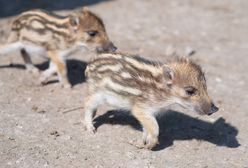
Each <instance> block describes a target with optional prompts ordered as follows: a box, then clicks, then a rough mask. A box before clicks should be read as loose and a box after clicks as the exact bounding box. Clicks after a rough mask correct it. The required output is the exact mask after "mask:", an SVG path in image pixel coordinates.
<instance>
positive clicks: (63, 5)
mask: <svg viewBox="0 0 248 168" xmlns="http://www.w3.org/2000/svg"><path fill="white" fill-rule="evenodd" d="M104 1H109V0H72V1H68V0H11V1H6V0H0V18H2V17H8V16H13V15H17V14H19V13H21V12H23V11H26V10H30V9H37V8H39V9H45V10H49V11H54V10H69V9H74V8H79V7H82V6H90V5H94V4H97V3H100V2H104Z"/></svg>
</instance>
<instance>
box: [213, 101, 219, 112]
mask: <svg viewBox="0 0 248 168" xmlns="http://www.w3.org/2000/svg"><path fill="white" fill-rule="evenodd" d="M218 110H219V108H218V107H216V106H215V105H214V104H213V103H212V105H211V113H215V112H217V111H218Z"/></svg>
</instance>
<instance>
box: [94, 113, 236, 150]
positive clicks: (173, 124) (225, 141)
mask: <svg viewBox="0 0 248 168" xmlns="http://www.w3.org/2000/svg"><path fill="white" fill-rule="evenodd" d="M157 120H158V123H159V127H160V135H159V143H160V144H159V145H158V146H156V147H155V148H154V149H153V150H155V151H157V150H162V149H164V148H166V147H169V146H172V145H173V142H174V140H191V139H197V140H201V141H208V142H210V143H213V144H215V145H217V146H226V147H229V148H237V147H238V146H240V144H239V142H238V140H237V138H236V136H237V134H238V130H237V128H235V127H234V126H232V125H230V124H228V123H227V122H226V121H225V119H223V118H219V119H218V120H216V121H215V122H214V123H209V122H206V121H202V120H199V119H196V118H193V117H190V116H187V115H185V114H182V113H179V112H176V111H169V112H167V113H164V114H163V115H160V117H159V118H158V119H157ZM94 121H95V126H96V128H97V127H99V126H101V125H102V124H119V125H130V126H131V127H133V128H134V129H137V130H140V131H141V130H142V129H141V126H140V124H139V122H138V121H137V120H136V119H135V118H134V117H133V116H131V115H126V114H124V113H122V112H118V111H108V112H107V113H105V114H103V115H101V116H99V117H97V118H96V119H95V120H94Z"/></svg>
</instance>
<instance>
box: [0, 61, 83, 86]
mask: <svg viewBox="0 0 248 168" xmlns="http://www.w3.org/2000/svg"><path fill="white" fill-rule="evenodd" d="M66 64H67V69H68V79H69V82H70V83H71V85H72V86H75V85H77V84H80V83H83V82H85V74H84V71H85V69H86V66H87V63H86V62H83V61H79V60H76V59H69V60H66ZM35 66H36V67H37V68H39V69H40V70H41V71H44V70H45V69H47V68H48V61H47V62H44V63H42V64H37V65H35ZM1 68H17V69H22V70H25V66H24V65H23V64H10V65H0V69H1ZM55 82H58V81H49V82H48V84H52V83H55Z"/></svg>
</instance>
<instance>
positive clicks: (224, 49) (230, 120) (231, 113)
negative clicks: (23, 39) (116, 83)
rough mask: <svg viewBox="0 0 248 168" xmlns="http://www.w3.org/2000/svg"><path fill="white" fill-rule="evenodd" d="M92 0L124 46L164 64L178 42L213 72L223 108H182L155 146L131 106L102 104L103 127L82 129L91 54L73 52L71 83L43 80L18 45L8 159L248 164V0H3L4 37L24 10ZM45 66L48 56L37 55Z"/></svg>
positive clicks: (22, 166) (5, 127)
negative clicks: (145, 142)
mask: <svg viewBox="0 0 248 168" xmlns="http://www.w3.org/2000/svg"><path fill="white" fill-rule="evenodd" d="M85 4H86V5H88V7H89V8H90V10H92V11H94V12H95V13H97V14H99V15H100V16H101V17H102V19H103V20H104V22H105V25H106V29H107V31H108V34H109V36H110V38H111V39H112V40H113V42H114V43H115V45H116V46H118V48H119V51H122V52H129V53H134V54H140V55H142V56H144V57H146V58H150V59H152V60H159V61H161V62H166V60H168V59H171V57H172V56H166V54H168V53H169V52H171V51H170V50H172V48H175V49H176V50H177V52H178V53H181V54H184V53H185V52H189V51H190V50H192V49H193V50H195V51H196V53H195V55H193V56H192V59H193V60H195V61H197V62H198V63H199V64H200V65H202V67H203V69H204V70H205V72H206V78H207V83H208V89H209V92H210V95H211V96H212V97H213V99H214V101H215V102H216V104H217V105H218V106H219V107H220V110H219V112H218V113H216V114H214V115H212V116H198V115H197V114H194V113H193V112H191V111H185V112H182V111H183V110H182V109H179V110H175V109H174V111H170V112H168V113H164V114H161V116H160V117H158V121H159V125H160V137H159V140H160V144H159V145H158V146H157V147H156V148H155V149H154V150H152V151H150V150H145V149H137V148H136V147H135V146H133V145H131V144H130V143H128V142H129V141H132V140H134V141H136V140H139V139H140V138H141V136H142V132H141V128H140V125H139V123H138V122H137V121H136V120H135V119H134V118H133V117H132V116H131V115H129V114H126V113H120V112H116V111H108V112H107V113H105V112H106V110H107V109H105V107H104V108H101V110H99V112H98V114H97V117H96V118H95V125H96V127H97V133H96V134H95V135H91V134H89V133H87V132H84V131H83V125H82V116H83V114H84V109H83V101H84V96H85V92H84V87H85V79H84V75H83V74H84V73H83V71H84V69H85V66H86V62H87V61H88V60H89V58H90V56H91V55H92V54H91V53H87V54H86V53H78V54H76V55H74V56H71V57H70V59H69V60H68V65H69V78H70V81H71V82H72V84H73V85H74V87H73V89H72V90H70V89H61V88H60V87H59V85H58V84H57V82H56V81H54V80H53V79H52V81H51V83H50V84H48V85H46V86H43V87H42V86H40V85H39V84H38V78H39V76H38V75H35V74H28V73H27V72H26V71H25V70H24V68H23V61H22V60H21V58H20V55H19V54H18V53H15V54H11V55H9V56H1V57H0V167H1V168H14V167H18V168H42V167H51V168H53V167H63V168H74V167H96V168H101V167H104V168H105V167H106V168H110V167H114V168H116V167H120V168H133V167H141V168H143V167H153V168H159V167H164V168H174V167H179V168H182V167H190V168H191V167H192V168H194V167H197V168H198V167H200V168H207V167H208V168H222V167H223V168H245V167H248V91H247V86H248V85H247V83H248V75H247V67H248V1H247V0H225V1H223V0H215V1H210V0H201V1H199V0H184V1H181V0H173V1H172V0H171V1H170V0H153V1H152V0H135V1H134V0H112V1H100V0H98V1H94V0H92V1H85V2H84V3H81V1H79V0H76V1H71V2H70V1H66V0H64V1H63V0H61V1H48V0H44V1H42V0H25V1H21V0H16V1H4V0H0V6H1V7H0V9H1V11H0V43H1V44H4V42H5V41H6V38H7V34H8V33H9V28H10V23H11V20H12V19H13V17H14V16H15V15H16V14H18V13H19V12H21V11H23V10H26V9H30V8H33V7H35V8H37V7H41V8H45V9H49V10H54V11H55V12H58V13H61V14H67V13H68V12H70V10H72V9H73V8H76V7H80V6H82V5H85ZM34 62H35V63H36V64H37V66H38V67H39V68H41V69H44V68H45V67H47V63H46V60H41V59H39V58H34Z"/></svg>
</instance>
